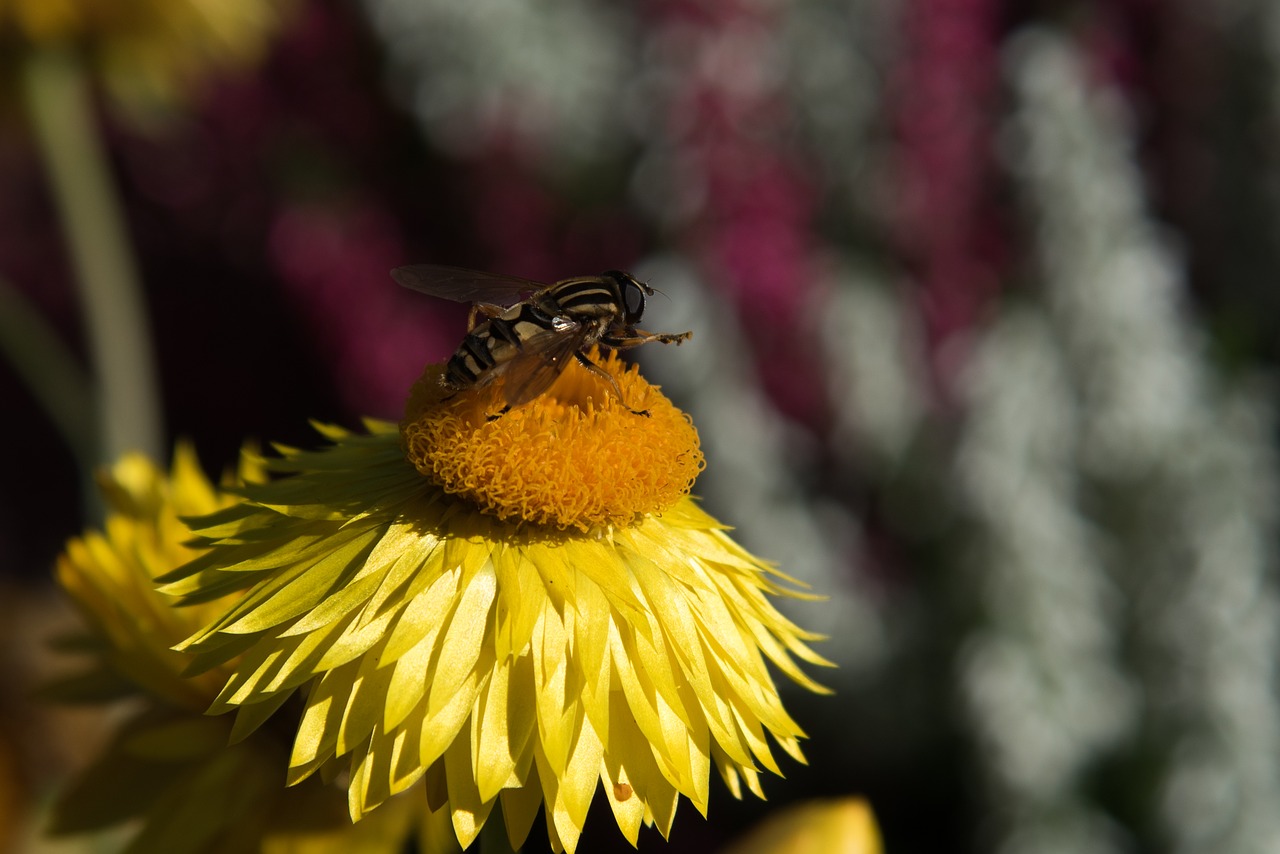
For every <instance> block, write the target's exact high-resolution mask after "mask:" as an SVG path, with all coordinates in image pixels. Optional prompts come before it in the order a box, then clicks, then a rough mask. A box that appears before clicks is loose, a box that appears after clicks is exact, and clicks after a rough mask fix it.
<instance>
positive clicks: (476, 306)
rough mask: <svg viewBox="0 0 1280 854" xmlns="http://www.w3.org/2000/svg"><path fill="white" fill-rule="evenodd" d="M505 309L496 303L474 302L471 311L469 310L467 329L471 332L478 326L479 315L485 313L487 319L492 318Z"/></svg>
mask: <svg viewBox="0 0 1280 854" xmlns="http://www.w3.org/2000/svg"><path fill="white" fill-rule="evenodd" d="M505 310H506V309H504V308H503V307H502V306H500V305H494V304H493V303H491V302H477V303H472V305H471V311H469V312H467V331H468V332H470V331H471V330H472V329H475V328H476V316H477V315H480V314H483V315H484V317H485V320H490V319H492V318H495V317H497V316H498V315H500V314H502V312H503V311H505Z"/></svg>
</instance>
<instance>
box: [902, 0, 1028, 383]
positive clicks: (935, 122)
mask: <svg viewBox="0 0 1280 854" xmlns="http://www.w3.org/2000/svg"><path fill="white" fill-rule="evenodd" d="M999 14H1000V4H998V3H996V2H994V0H908V2H907V5H906V8H905V10H904V14H903V22H904V32H903V39H904V46H903V51H902V52H901V54H900V55H899V59H898V62H899V65H898V67H897V69H896V72H895V74H894V80H893V85H892V86H891V90H890V93H891V98H892V99H893V101H894V103H893V104H892V106H891V109H892V110H893V111H894V113H895V114H896V122H895V123H896V127H897V130H898V145H899V150H898V174H897V176H896V189H897V193H898V209H897V212H896V214H897V216H896V219H897V223H896V225H897V231H898V242H899V244H900V246H901V247H902V250H903V252H904V254H905V256H906V258H907V260H908V262H909V263H910V264H911V265H912V266H913V267H914V268H915V270H916V274H917V276H918V279H919V283H920V311H921V314H922V315H923V318H924V322H925V329H926V330H927V333H928V336H929V339H928V344H929V353H930V360H931V367H932V369H933V372H934V378H935V380H936V381H937V383H938V390H939V392H940V393H941V394H942V395H943V397H944V398H945V397H946V396H947V394H948V390H949V388H950V385H951V380H952V378H953V376H954V374H955V371H956V369H957V368H958V367H959V366H960V363H961V361H962V360H963V346H962V345H963V343H964V339H965V335H964V333H966V332H967V331H968V330H969V329H971V328H972V327H973V325H974V324H975V323H976V322H977V321H978V320H979V318H980V315H981V314H982V312H983V311H984V310H985V308H986V306H987V305H988V304H989V302H990V301H991V299H992V297H993V296H994V293H995V291H996V289H997V288H998V286H999V276H1000V266H1001V258H1002V255H1003V253H1004V248H1003V244H1004V238H1003V233H1002V232H1003V229H1002V227H1001V223H1000V217H999V214H998V211H997V208H996V207H995V205H994V203H993V195H994V194H993V192H992V181H993V179H994V177H995V173H994V170H993V157H992V150H991V140H992V131H993V125H994V122H995V120H996V118H995V106H996V103H995V98H996V95H997V90H996V83H997V71H998V69H997V66H996V63H997V58H998V57H997V36H998V33H997V27H998V24H999V20H998V16H999Z"/></svg>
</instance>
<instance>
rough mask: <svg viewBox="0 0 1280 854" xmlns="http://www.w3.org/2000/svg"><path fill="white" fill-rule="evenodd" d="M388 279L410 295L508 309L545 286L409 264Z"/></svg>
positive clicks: (478, 272)
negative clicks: (395, 282) (421, 295)
mask: <svg viewBox="0 0 1280 854" xmlns="http://www.w3.org/2000/svg"><path fill="white" fill-rule="evenodd" d="M391 278H393V279H395V280H396V281H397V282H398V283H400V285H402V286H403V287H406V288H408V289H409V290H411V291H419V292H421V293H424V294H430V295H431V296H433V297H440V298H442V299H447V300H453V301H454V302H490V303H496V304H498V305H512V304H514V303H517V302H520V301H521V300H522V299H524V298H526V297H527V296H529V295H530V294H533V293H536V292H538V291H540V290H543V289H545V288H546V287H547V286H546V285H544V284H542V283H541V282H535V281H532V280H531V279H521V278H519V277H517V276H503V275H500V274H498V273H483V272H481V271H479V270H468V269H465V268H463V267H442V266H440V265H438V264H411V265H409V266H408V267H396V268H395V269H394V270H392V271H391Z"/></svg>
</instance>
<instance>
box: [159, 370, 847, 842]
mask: <svg viewBox="0 0 1280 854" xmlns="http://www.w3.org/2000/svg"><path fill="white" fill-rule="evenodd" d="M600 362H601V364H602V366H603V368H604V369H605V370H606V371H607V372H608V373H609V374H610V375H611V376H612V377H614V378H615V380H616V381H617V383H618V385H619V386H620V388H621V391H622V398H623V400H625V402H626V404H627V405H628V406H630V407H632V408H633V409H643V410H647V411H648V413H649V415H648V416H647V417H646V416H643V415H639V414H637V413H636V412H633V411H631V410H629V409H628V408H627V406H624V405H623V403H622V402H621V401H619V400H618V399H617V397H616V395H614V394H613V393H612V392H611V391H610V389H609V385H608V383H606V382H604V381H602V380H601V379H600V378H599V377H597V376H595V375H594V374H592V373H590V372H588V371H586V370H585V369H583V368H581V367H579V366H578V365H577V364H576V363H574V364H571V365H570V366H569V367H568V368H567V370H566V371H565V373H564V374H563V375H562V376H561V377H560V379H559V380H558V381H557V383H556V385H555V386H553V387H552V389H551V390H550V391H549V392H548V393H546V394H544V395H543V396H541V397H539V398H537V399H536V400H534V401H533V402H531V403H529V404H527V405H525V406H522V407H519V408H517V409H514V410H512V411H510V412H507V413H505V414H501V415H496V413H498V412H499V411H500V410H501V407H502V400H501V390H500V384H499V383H495V384H494V385H491V386H489V387H487V388H485V389H481V390H478V391H477V390H469V391H464V392H460V393H457V394H454V395H450V396H447V397H446V395H445V391H444V390H443V389H442V388H441V387H440V384H439V382H438V379H439V376H440V368H439V367H433V368H430V369H428V370H427V372H426V374H425V375H424V376H423V378H422V379H421V380H420V381H419V383H418V384H417V386H416V387H415V389H414V391H413V393H412V395H411V398H410V401H409V404H408V407H407V411H406V415H405V420H404V422H403V423H402V424H401V425H399V427H397V426H395V425H391V424H385V423H377V422H370V423H369V424H368V425H367V428H368V433H367V434H354V433H350V432H347V431H345V430H341V429H338V428H334V427H320V428H319V429H320V430H321V432H323V433H324V435H325V436H326V437H327V438H328V439H329V440H330V441H331V442H332V444H331V445H330V446H328V447H326V448H325V449H323V450H319V451H301V450H296V449H290V448H282V449H280V450H281V453H282V457H281V458H280V459H276V460H272V461H270V462H269V463H268V465H269V466H270V468H271V470H272V472H273V473H274V474H276V475H281V476H280V477H277V478H275V479H273V480H270V481H267V482H264V483H255V484H248V485H246V486H245V487H244V488H243V490H242V493H243V495H244V496H245V498H246V499H247V500H246V501H245V502H244V503H242V504H238V505H236V506H233V507H231V508H228V509H226V510H223V511H221V512H219V513H215V514H212V515H210V516H208V517H205V518H204V519H202V520H197V521H196V522H194V523H193V529H194V530H195V531H196V533H198V534H199V536H200V537H201V541H202V543H203V544H204V545H206V546H207V547H208V548H209V551H208V552H207V553H206V554H205V555H203V556H201V557H199V558H197V559H195V560H194V561H192V562H191V563H189V564H187V565H186V566H184V567H182V568H181V569H179V570H178V571H176V572H174V573H171V574H169V575H167V576H165V577H164V578H162V579H161V581H163V582H166V584H165V586H164V588H163V589H164V590H165V592H167V593H170V594H173V595H177V596H179V597H180V601H182V602H191V603H202V602H206V601H208V600H209V599H211V598H213V597H218V596H223V595H226V594H227V593H229V592H231V591H237V590H244V591H246V592H245V593H244V596H243V598H241V599H239V600H238V601H237V602H236V603H235V604H234V605H232V606H231V607H230V608H228V609H226V611H225V613H223V614H222V615H221V616H220V617H219V618H218V619H216V620H214V621H212V622H211V623H210V624H209V625H207V626H206V627H205V628H203V629H202V630H200V631H199V632H196V633H195V634H193V635H192V637H191V638H190V639H189V640H187V641H186V642H185V643H183V644H182V645H181V647H180V648H181V649H183V650H184V651H185V652H187V653H190V654H194V656H195V661H196V668H197V669H201V668H206V669H213V668H228V667H229V668H230V671H231V676H230V678H228V679H227V680H226V682H225V685H224V686H223V688H222V691H221V694H220V695H219V697H218V700H217V702H215V703H214V704H213V706H212V708H211V711H212V712H226V711H230V710H235V709H238V710H240V714H241V716H242V717H245V719H246V720H251V721H259V720H262V719H263V718H265V717H266V716H267V715H268V714H269V713H270V711H271V710H272V709H274V708H275V707H277V706H278V705H279V704H281V703H282V702H284V701H285V700H286V699H287V698H289V697H291V696H293V695H294V694H295V693H299V694H302V695H304V696H305V707H306V708H305V712H304V713H303V717H302V722H301V725H300V726H299V728H298V732H297V738H296V741H295V743H294V746H293V754H292V757H291V760H290V769H289V780H290V782H291V783H299V782H301V781H304V780H309V779H311V778H312V775H313V774H315V772H317V771H323V773H324V776H326V777H329V776H333V775H335V774H336V773H337V772H338V770H339V766H338V765H337V763H339V762H341V763H342V765H343V766H345V767H346V768H347V769H348V779H349V792H348V798H349V807H350V811H351V815H352V816H353V818H360V817H362V816H364V815H366V814H367V813H369V812H370V811H372V810H374V809H375V808H376V807H378V806H379V805H380V804H382V803H384V802H385V801H387V800H388V799H390V798H391V797H392V796H393V795H396V794H397V793H399V792H404V791H406V790H408V789H411V788H414V789H415V790H416V789H419V788H423V787H424V786H423V784H424V783H425V791H426V795H427V799H428V801H429V803H430V805H431V807H432V808H433V809H434V808H440V809H444V808H446V807H447V812H448V813H449V815H450V816H451V817H452V824H453V830H454V832H455V833H456V836H457V840H458V842H459V843H461V844H462V845H463V846H464V847H465V846H466V845H469V844H470V843H471V842H472V841H473V840H474V839H475V837H476V836H477V835H478V833H479V832H480V830H481V828H482V827H483V825H484V824H485V822H486V820H488V818H489V817H490V814H491V812H492V810H493V808H494V807H495V806H496V805H498V804H501V807H502V813H503V818H504V820H505V825H506V828H507V833H508V836H509V839H510V842H511V844H512V845H513V846H515V847H519V845H520V844H522V843H523V841H524V839H525V838H526V836H527V835H528V832H529V829H530V826H531V824H532V823H533V821H534V819H535V817H536V815H537V812H538V810H539V808H545V811H546V815H547V828H548V833H549V835H550V839H551V844H552V846H553V848H555V849H556V850H557V851H558V850H568V851H571V852H572V851H573V850H574V849H575V847H576V846H577V844H578V840H579V836H580V834H581V832H582V827H583V824H584V822H585V820H586V816H587V809H588V807H589V805H590V804H591V800H592V797H593V795H594V793H595V792H596V790H597V788H598V787H601V786H602V787H603V789H604V793H605V794H606V795H607V797H608V800H609V803H610V805H611V806H612V808H613V812H614V816H615V818H616V820H617V823H618V826H619V827H620V828H621V829H622V832H623V833H624V834H625V835H626V837H627V839H629V840H630V841H631V842H632V843H633V844H634V843H635V842H636V839H637V836H638V833H639V829H640V826H641V824H644V823H651V824H656V825H657V826H658V828H659V830H661V832H662V833H663V834H664V835H665V834H666V833H667V832H668V831H669V829H670V827H671V822H672V819H673V817H674V815H675V809H676V803H677V800H678V798H679V796H681V795H683V796H685V797H687V798H688V799H689V800H691V801H692V802H693V804H694V806H695V807H696V808H697V809H698V810H699V811H700V812H702V813H704V814H705V813H706V810H707V805H708V800H709V797H710V793H709V788H710V786H709V777H710V771H711V768H712V766H715V767H716V769H717V770H718V771H719V773H720V775H721V776H722V778H723V779H724V781H725V782H726V784H727V785H728V787H729V789H730V791H731V792H732V793H733V794H734V795H735V796H741V792H742V787H743V785H744V784H745V786H746V788H747V789H748V790H750V791H751V792H753V793H755V794H756V795H758V796H761V797H763V793H762V790H761V785H760V779H759V778H760V772H761V770H768V771H771V772H773V773H781V772H780V769H779V766H778V764H777V761H776V759H775V756H774V752H773V750H772V747H771V745H770V740H772V742H773V743H774V744H776V745H777V746H778V747H780V748H782V750H783V751H784V752H785V753H787V754H789V755H790V756H792V757H793V758H795V759H796V760H798V761H803V756H802V754H801V751H800V747H799V743H798V739H799V738H801V737H802V736H803V733H802V732H801V730H800V727H799V726H797V725H796V723H795V722H794V721H793V720H792V719H791V717H790V716H789V715H788V714H787V712H786V711H785V710H784V709H783V706H782V702H781V700H780V698H779V696H778V692H777V689H776V687H775V685H774V682H773V679H772V677H771V675H770V673H769V669H768V667H767V663H768V662H771V663H772V664H773V665H774V666H776V667H777V668H778V669H779V670H780V671H781V672H783V673H784V674H786V675H787V676H788V677H790V678H791V679H793V680H795V681H796V682H798V683H799V684H801V685H803V686H805V687H807V688H809V689H811V690H814V691H823V690H824V689H822V688H821V687H820V686H819V685H817V684H816V683H814V682H813V681H811V680H810V679H809V677H808V676H806V675H805V674H804V673H803V672H801V670H800V669H799V668H798V667H797V665H796V661H795V659H796V658H799V659H803V660H805V661H808V662H811V663H814V664H825V663H826V662H824V661H823V659H822V658H820V657H819V656H817V655H816V654H815V653H813V652H812V651H811V650H810V649H809V647H808V646H807V645H806V642H807V641H811V640H814V639H815V638H814V636H812V635H809V634H807V633H805V632H803V631H801V630H800V629H799V628H797V627H796V626H795V625H793V624H792V623H791V622H790V621H789V620H787V619H786V618H785V617H783V616H782V615H781V614H780V613H779V612H778V611H777V610H776V609H775V608H774V606H773V605H772V604H771V603H770V602H769V598H768V597H769V595H778V594H784V595H797V594H794V593H791V592H790V588H789V587H784V586H782V583H783V582H786V581H789V580H790V579H787V578H786V576H783V575H781V574H780V573H778V572H777V571H776V570H774V569H773V568H772V567H770V566H769V565H768V564H766V563H764V562H762V561H761V560H759V559H758V558H755V557H753V556H752V555H750V554H749V553H747V552H746V551H744V550H743V549H742V548H741V547H739V546H738V545H737V544H735V543H734V541H733V540H732V539H730V538H729V536H728V535H727V534H726V533H725V530H724V526H723V525H721V524H720V523H718V522H716V521H715V520H714V519H713V518H711V517H710V516H708V515H707V514H706V513H704V512H703V511H702V510H701V509H699V508H698V506H697V504H696V503H695V502H694V500H693V499H692V498H690V497H689V496H688V491H689V489H690V487H691V485H692V483H693V480H694V478H695V477H696V475H697V474H698V472H699V471H700V470H701V468H702V467H703V460H702V454H701V451H700V450H699V447H698V440H697V433H696V431H695V430H694V429H693V427H692V425H691V424H690V422H689V419H688V418H687V417H686V416H685V415H683V414H682V413H680V412H679V411H678V410H676V409H675V408H674V407H673V406H672V405H671V403H670V402H669V401H668V400H667V399H666V398H665V397H663V396H662V394H661V393H660V392H659V391H658V389H656V388H654V387H652V386H650V385H649V384H648V383H646V382H645V381H644V380H643V379H642V378H641V377H640V376H639V374H638V373H637V372H636V371H635V370H634V369H632V370H627V369H626V367H625V366H624V364H623V363H622V362H620V361H619V360H618V359H617V358H616V357H613V356H610V357H609V358H607V359H603V360H600ZM495 416H496V417H495Z"/></svg>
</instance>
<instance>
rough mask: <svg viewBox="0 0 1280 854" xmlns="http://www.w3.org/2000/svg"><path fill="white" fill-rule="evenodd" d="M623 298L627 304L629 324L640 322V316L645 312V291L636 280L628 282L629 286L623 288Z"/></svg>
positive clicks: (625, 307) (625, 306)
mask: <svg viewBox="0 0 1280 854" xmlns="http://www.w3.org/2000/svg"><path fill="white" fill-rule="evenodd" d="M622 299H623V302H625V303H626V305H624V306H623V308H624V309H626V320H627V325H631V324H633V323H639V322H640V317H641V316H642V315H643V314H644V291H643V290H641V288H640V286H639V285H637V284H636V283H635V282H627V286H626V287H625V288H623V290H622Z"/></svg>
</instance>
